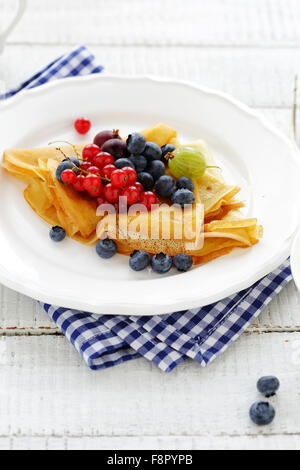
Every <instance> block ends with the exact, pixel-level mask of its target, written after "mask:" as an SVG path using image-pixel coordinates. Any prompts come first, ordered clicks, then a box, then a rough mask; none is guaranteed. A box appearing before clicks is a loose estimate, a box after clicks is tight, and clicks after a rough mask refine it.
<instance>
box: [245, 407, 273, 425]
mask: <svg viewBox="0 0 300 470" xmlns="http://www.w3.org/2000/svg"><path fill="white" fill-rule="evenodd" d="M274 417H275V410H274V407H273V406H272V405H271V404H270V403H268V402H266V401H259V402H256V403H253V405H252V406H251V408H250V418H251V419H252V421H253V422H254V423H255V424H257V425H258V426H266V425H267V424H270V423H272V421H273V419H274Z"/></svg>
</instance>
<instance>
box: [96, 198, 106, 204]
mask: <svg viewBox="0 0 300 470" xmlns="http://www.w3.org/2000/svg"><path fill="white" fill-rule="evenodd" d="M96 202H97V206H101V204H107V200H106V199H105V197H104V196H99V197H97V201H96Z"/></svg>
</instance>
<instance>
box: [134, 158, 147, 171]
mask: <svg viewBox="0 0 300 470" xmlns="http://www.w3.org/2000/svg"><path fill="white" fill-rule="evenodd" d="M130 160H131V161H132V163H133V164H134V166H135V169H136V171H137V172H140V171H143V170H144V169H145V168H146V166H147V158H146V157H144V155H132V156H131V157H130Z"/></svg>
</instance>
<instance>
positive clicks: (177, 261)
mask: <svg viewBox="0 0 300 470" xmlns="http://www.w3.org/2000/svg"><path fill="white" fill-rule="evenodd" d="M173 264H174V266H175V268H176V269H177V270H178V271H182V272H185V271H188V269H190V268H191V267H192V266H193V258H192V257H191V256H190V255H186V254H179V255H175V256H174V258H173Z"/></svg>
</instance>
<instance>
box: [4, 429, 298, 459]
mask: <svg viewBox="0 0 300 470" xmlns="http://www.w3.org/2000/svg"><path fill="white" fill-rule="evenodd" d="M112 449H113V451H112V455H113V453H114V452H115V451H117V450H140V449H142V450H153V449H155V450H173V451H180V450H300V436H299V435H297V434H295V435H289V436H286V435H284V434H279V435H272V436H263V435H262V436H251V437H250V438H249V437H245V436H222V437H218V436H153V437H152V436H150V437H144V436H141V437H69V436H65V437H16V436H13V437H0V450H112Z"/></svg>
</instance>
